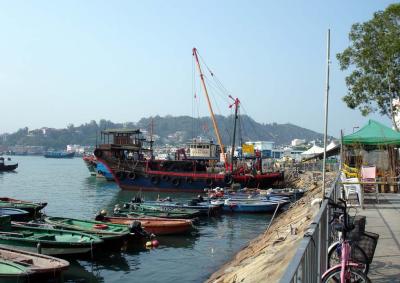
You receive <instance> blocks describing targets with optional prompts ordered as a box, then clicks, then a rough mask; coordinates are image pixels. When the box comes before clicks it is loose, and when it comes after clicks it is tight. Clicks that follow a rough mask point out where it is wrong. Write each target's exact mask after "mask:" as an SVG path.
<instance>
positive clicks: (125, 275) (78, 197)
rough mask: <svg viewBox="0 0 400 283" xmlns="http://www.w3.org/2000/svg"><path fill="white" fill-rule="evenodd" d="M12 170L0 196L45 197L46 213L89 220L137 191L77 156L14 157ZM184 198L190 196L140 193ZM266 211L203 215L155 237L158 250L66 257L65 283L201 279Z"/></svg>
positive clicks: (259, 227) (254, 231)
mask: <svg viewBox="0 0 400 283" xmlns="http://www.w3.org/2000/svg"><path fill="white" fill-rule="evenodd" d="M13 161H16V162H18V163H19V167H18V169H17V170H16V172H11V173H0V196H5V197H12V198H17V199H24V200H32V201H46V202H48V205H47V207H46V208H45V209H44V212H45V213H46V214H48V215H54V216H64V217H73V218H86V219H92V218H93V217H94V216H95V214H96V213H97V212H98V211H99V210H101V209H106V210H107V211H109V212H111V211H112V209H113V207H114V205H115V204H118V203H122V202H125V201H129V200H130V199H131V198H133V197H135V196H137V195H138V192H128V191H121V190H120V189H119V188H118V187H117V185H116V184H115V183H113V182H107V181H103V180H99V179H96V178H94V177H90V176H89V172H88V170H87V168H86V167H85V165H84V163H83V161H82V159H81V158H73V159H46V158H44V157H39V156H38V157H33V156H15V157H13ZM141 195H142V197H145V198H146V199H147V200H152V199H156V198H157V197H158V196H160V197H167V196H170V197H172V198H173V199H188V198H190V197H193V195H187V194H179V195H177V194H173V195H165V194H164V195H163V194H158V193H141ZM270 217H271V216H270V215H244V214H242V215H240V214H236V215H223V216H220V217H218V218H208V219H204V220H201V221H200V223H199V225H198V226H196V227H197V229H196V230H195V231H194V232H192V233H191V234H188V235H182V236H168V237H167V236H164V237H158V240H159V242H160V246H159V247H158V248H156V249H150V250H145V249H143V250H141V251H137V250H135V251H126V252H123V253H116V254H110V255H107V256H104V257H102V258H99V259H96V260H90V259H77V260H70V262H71V267H70V269H69V270H68V271H67V272H66V273H65V276H64V279H65V282H93V283H94V282H107V283H108V282H110V283H114V282H115V283H117V282H124V283H125V282H203V281H204V280H206V279H207V278H208V277H209V275H210V274H211V273H213V272H214V271H216V270H217V269H218V267H219V266H221V265H222V264H223V263H224V262H226V261H228V260H229V259H230V258H231V257H233V256H234V254H235V253H236V252H237V251H239V250H240V249H241V248H242V247H243V246H245V245H246V243H248V242H249V241H250V240H251V239H253V238H255V237H256V236H257V235H259V234H260V233H261V232H262V231H264V230H265V228H266V226H267V225H268V222H269V219H270Z"/></svg>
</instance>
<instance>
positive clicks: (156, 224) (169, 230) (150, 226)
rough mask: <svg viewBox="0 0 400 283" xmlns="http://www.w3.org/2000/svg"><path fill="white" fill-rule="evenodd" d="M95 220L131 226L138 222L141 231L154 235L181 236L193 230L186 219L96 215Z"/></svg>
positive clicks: (189, 221) (190, 223) (190, 222)
mask: <svg viewBox="0 0 400 283" xmlns="http://www.w3.org/2000/svg"><path fill="white" fill-rule="evenodd" d="M96 220H97V221H102V222H105V223H113V224H122V225H131V224H132V222H134V221H139V222H140V223H141V225H142V227H143V229H145V230H146V231H148V232H150V233H153V234H155V235H172V234H182V233H187V232H188V231H190V230H191V229H193V224H192V223H193V222H192V221H191V220H188V219H165V218H155V217H151V218H148V217H147V218H146V217H143V218H131V217H110V216H103V215H97V216H96Z"/></svg>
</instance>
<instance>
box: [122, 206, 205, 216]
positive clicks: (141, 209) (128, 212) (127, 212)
mask: <svg viewBox="0 0 400 283" xmlns="http://www.w3.org/2000/svg"><path fill="white" fill-rule="evenodd" d="M114 215H115V216H122V217H140V216H150V217H161V218H173V219H192V218H195V217H198V216H200V215H201V213H200V211H199V210H195V209H184V208H172V207H160V206H157V205H154V206H153V205H144V204H126V205H124V208H120V207H119V206H116V207H115V209H114Z"/></svg>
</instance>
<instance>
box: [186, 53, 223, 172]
mask: <svg viewBox="0 0 400 283" xmlns="http://www.w3.org/2000/svg"><path fill="white" fill-rule="evenodd" d="M193 56H194V58H195V59H196V65H197V69H198V71H199V73H200V79H201V84H202V86H203V89H204V95H205V96H206V99H207V104H208V110H209V111H210V114H211V120H212V122H213V125H214V130H215V135H216V136H217V140H218V144H219V146H220V147H221V153H222V156H223V161H224V163H225V167H226V159H225V150H224V145H223V144H222V139H221V135H220V133H219V129H218V125H217V121H216V120H215V116H214V111H213V109H212V107H211V102H210V98H209V97H208V91H207V87H206V84H205V82H204V77H203V72H202V71H201V67H200V62H199V58H198V57H197V49H196V48H193Z"/></svg>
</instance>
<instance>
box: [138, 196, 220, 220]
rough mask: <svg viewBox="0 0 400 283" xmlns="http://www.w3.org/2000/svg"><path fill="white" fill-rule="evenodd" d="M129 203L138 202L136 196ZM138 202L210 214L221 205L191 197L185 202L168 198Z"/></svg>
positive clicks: (215, 212) (163, 207) (218, 209)
mask: <svg viewBox="0 0 400 283" xmlns="http://www.w3.org/2000/svg"><path fill="white" fill-rule="evenodd" d="M131 203H133V204H135V203H138V200H137V198H135V199H133V200H132V201H131ZM139 203H140V204H143V205H149V206H155V207H160V208H162V209H163V210H168V209H171V208H178V209H186V210H195V211H199V212H200V214H201V215H206V216H211V215H217V214H219V213H220V212H221V205H216V204H211V203H209V202H206V201H204V200H203V199H191V200H189V201H187V203H183V202H174V201H172V200H171V199H170V198H166V199H163V200H156V201H142V200H139Z"/></svg>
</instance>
